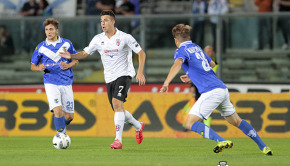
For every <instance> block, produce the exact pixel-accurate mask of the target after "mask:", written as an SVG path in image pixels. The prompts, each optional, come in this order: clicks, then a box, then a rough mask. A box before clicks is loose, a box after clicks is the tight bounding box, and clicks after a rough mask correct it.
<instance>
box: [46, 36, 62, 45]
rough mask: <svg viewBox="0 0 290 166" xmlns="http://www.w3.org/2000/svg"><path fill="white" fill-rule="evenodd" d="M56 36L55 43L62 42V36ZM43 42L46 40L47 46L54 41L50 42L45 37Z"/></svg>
mask: <svg viewBox="0 0 290 166" xmlns="http://www.w3.org/2000/svg"><path fill="white" fill-rule="evenodd" d="M57 37H58V39H57V41H56V43H61V42H62V38H61V37H60V36H57ZM45 42H46V45H47V46H49V45H51V44H52V43H54V42H50V41H48V39H47V38H46V40H45Z"/></svg>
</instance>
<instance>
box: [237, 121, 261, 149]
mask: <svg viewBox="0 0 290 166" xmlns="http://www.w3.org/2000/svg"><path fill="white" fill-rule="evenodd" d="M238 128H239V129H240V130H242V131H243V133H245V134H246V135H247V136H249V137H250V138H251V139H252V140H254V141H255V142H256V144H257V145H258V146H259V148H260V150H263V148H264V147H265V146H266V145H265V144H264V142H263V141H262V139H261V138H260V137H259V135H258V133H257V132H256V131H255V129H254V128H253V126H252V125H250V124H249V123H248V122H247V121H245V120H242V122H241V124H240V125H239V127H238Z"/></svg>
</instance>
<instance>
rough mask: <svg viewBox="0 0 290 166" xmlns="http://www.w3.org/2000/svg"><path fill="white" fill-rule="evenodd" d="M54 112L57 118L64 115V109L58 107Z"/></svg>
mask: <svg viewBox="0 0 290 166" xmlns="http://www.w3.org/2000/svg"><path fill="white" fill-rule="evenodd" d="M53 113H54V116H55V117H57V118H60V117H62V116H63V112H62V110H61V109H59V108H58V107H56V108H54V109H53Z"/></svg>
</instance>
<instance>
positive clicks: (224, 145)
mask: <svg viewBox="0 0 290 166" xmlns="http://www.w3.org/2000/svg"><path fill="white" fill-rule="evenodd" d="M233 145H234V144H233V142H232V141H229V140H226V141H221V142H218V144H217V146H216V147H215V148H214V149H213V152H215V153H220V152H222V151H223V150H224V149H225V148H227V149H229V148H232V147H233Z"/></svg>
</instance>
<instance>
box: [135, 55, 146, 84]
mask: <svg viewBox="0 0 290 166" xmlns="http://www.w3.org/2000/svg"><path fill="white" fill-rule="evenodd" d="M138 56H139V68H138V72H137V75H136V81H137V82H138V83H139V86H140V85H145V82H146V78H145V76H144V74H143V70H144V64H145V59H146V54H145V52H144V51H143V50H141V51H139V52H138Z"/></svg>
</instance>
